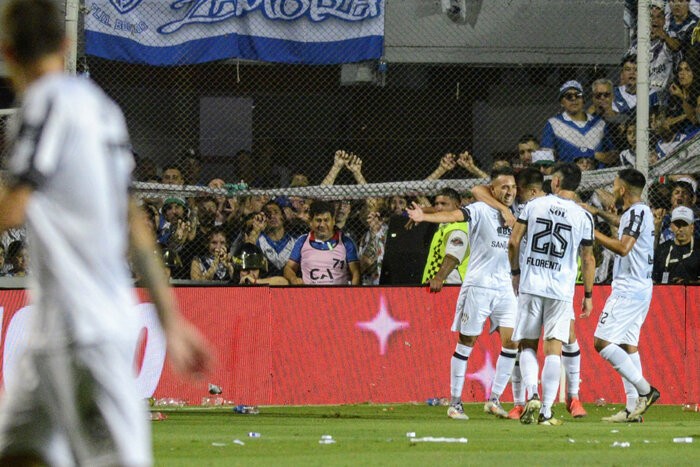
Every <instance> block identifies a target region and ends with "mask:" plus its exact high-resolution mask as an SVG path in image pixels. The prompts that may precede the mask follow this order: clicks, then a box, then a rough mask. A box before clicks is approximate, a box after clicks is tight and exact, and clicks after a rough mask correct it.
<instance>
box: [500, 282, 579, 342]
mask: <svg viewBox="0 0 700 467" xmlns="http://www.w3.org/2000/svg"><path fill="white" fill-rule="evenodd" d="M572 319H574V308H573V305H572V304H571V302H565V301H563V300H555V299H553V298H547V297H540V296H539V295H531V294H528V293H520V295H519V296H518V319H517V321H516V323H515V331H513V340H514V341H520V340H522V339H530V340H535V339H539V338H540V333H542V329H543V328H544V334H543V336H544V339H545V340H548V339H556V340H558V341H562V342H564V343H567V342H569V326H570V325H571V320H572Z"/></svg>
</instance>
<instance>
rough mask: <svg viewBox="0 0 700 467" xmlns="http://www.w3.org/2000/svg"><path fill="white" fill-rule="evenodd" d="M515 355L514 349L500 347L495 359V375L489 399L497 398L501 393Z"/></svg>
mask: <svg viewBox="0 0 700 467" xmlns="http://www.w3.org/2000/svg"><path fill="white" fill-rule="evenodd" d="M516 355H518V351H517V350H515V349H506V348H501V355H499V356H498V360H496V375H495V376H494V378H493V384H492V385H491V398H490V399H491V400H498V399H499V398H500V397H501V394H503V390H505V388H506V384H508V380H509V379H510V375H511V374H512V373H513V367H514V366H515V357H516Z"/></svg>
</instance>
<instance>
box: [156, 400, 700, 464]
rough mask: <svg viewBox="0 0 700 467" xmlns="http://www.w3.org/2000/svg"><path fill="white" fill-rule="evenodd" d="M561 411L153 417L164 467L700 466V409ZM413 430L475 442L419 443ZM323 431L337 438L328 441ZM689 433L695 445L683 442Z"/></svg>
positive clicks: (378, 410) (359, 409)
mask: <svg viewBox="0 0 700 467" xmlns="http://www.w3.org/2000/svg"><path fill="white" fill-rule="evenodd" d="M509 407H510V406H508V405H507V406H506V409H509ZM554 410H555V414H556V415H557V416H559V417H561V418H562V419H563V420H564V422H565V423H564V425H562V426H559V427H548V426H538V425H522V424H520V423H519V422H517V421H513V420H500V419H496V418H494V417H493V416H490V415H487V414H485V413H484V412H483V404H468V405H465V411H466V413H467V414H468V415H469V416H470V420H468V421H458V420H451V419H448V418H447V416H446V408H445V407H429V406H427V405H341V406H305V407H261V409H260V414H259V415H240V414H234V413H233V412H232V410H231V408H214V409H208V408H184V409H178V410H162V412H163V413H165V414H166V415H167V417H168V418H167V419H166V420H164V421H159V422H153V437H154V440H153V442H154V450H155V460H156V465H163V466H171V465H173V466H179V465H182V466H192V465H198V466H229V465H304V466H307V465H323V466H327V465H401V466H406V465H421V466H431V467H432V466H443V465H484V464H487V465H504V466H511V465H553V464H555V465H621V466H638V465H656V466H662V465H674V466H680V465H700V413H696V412H683V411H682V410H681V408H680V406H663V405H655V406H653V407H652V408H650V409H649V411H648V412H647V414H646V415H645V417H644V418H645V422H644V423H642V424H639V423H634V424H632V423H630V424H619V423H616V424H613V423H605V422H601V421H600V419H601V417H604V416H608V415H611V414H613V413H615V412H617V411H618V410H620V405H614V406H613V405H607V406H604V407H596V406H593V405H586V410H587V411H588V417H586V418H582V419H577V420H575V419H573V418H571V416H570V415H569V414H568V413H566V411H565V409H564V407H563V405H562V404H557V405H556V406H555V408H554ZM249 432H257V433H260V437H259V438H251V437H249V436H248V433H249ZM408 432H415V434H416V436H417V437H427V436H433V437H454V438H462V437H464V438H467V439H468V442H467V443H466V444H446V443H411V442H410V441H409V438H407V436H406V433H408ZM322 435H331V436H332V437H333V439H334V440H335V441H336V442H335V443H334V444H327V445H323V444H319V440H320V439H321V436H322ZM689 436H690V437H694V439H693V442H692V443H690V444H678V443H674V442H673V439H674V438H677V437H689ZM234 440H239V441H240V442H242V443H244V444H242V445H241V444H237V443H235V442H234ZM615 442H618V443H629V447H618V446H613V444H615Z"/></svg>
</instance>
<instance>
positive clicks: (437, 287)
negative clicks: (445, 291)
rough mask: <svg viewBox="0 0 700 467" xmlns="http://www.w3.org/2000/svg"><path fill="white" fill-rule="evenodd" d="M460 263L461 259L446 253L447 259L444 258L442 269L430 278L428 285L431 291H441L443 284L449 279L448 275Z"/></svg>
mask: <svg viewBox="0 0 700 467" xmlns="http://www.w3.org/2000/svg"><path fill="white" fill-rule="evenodd" d="M458 265H459V260H458V259H457V258H455V257H454V256H452V255H445V259H443V260H442V264H441V265H440V269H438V272H436V273H435V277H433V278H432V279H430V281H429V282H428V285H429V286H430V291H431V292H439V291H441V290H442V286H443V284H444V283H445V280H446V279H447V276H449V275H450V273H451V272H452V271H453V270H454V268H456V267H457V266H458Z"/></svg>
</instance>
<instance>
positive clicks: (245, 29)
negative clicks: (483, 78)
mask: <svg viewBox="0 0 700 467" xmlns="http://www.w3.org/2000/svg"><path fill="white" fill-rule="evenodd" d="M384 4H385V0H86V6H87V13H86V14H85V39H86V52H87V53H88V54H89V55H95V56H98V57H102V58H107V59H110V60H120V61H126V62H131V63H145V64H149V65H159V66H172V65H188V64H195V63H204V62H210V61H214V60H221V59H227V58H242V59H249V60H261V61H267V62H282V63H304V64H334V63H351V62H358V61H362V60H371V59H376V58H379V57H380V56H381V55H382V51H383V46H384Z"/></svg>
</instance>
